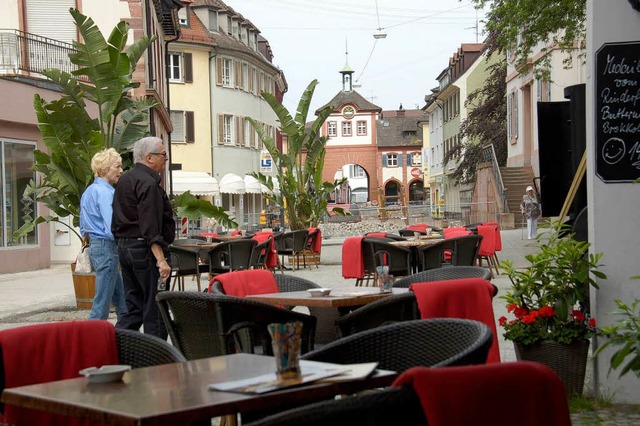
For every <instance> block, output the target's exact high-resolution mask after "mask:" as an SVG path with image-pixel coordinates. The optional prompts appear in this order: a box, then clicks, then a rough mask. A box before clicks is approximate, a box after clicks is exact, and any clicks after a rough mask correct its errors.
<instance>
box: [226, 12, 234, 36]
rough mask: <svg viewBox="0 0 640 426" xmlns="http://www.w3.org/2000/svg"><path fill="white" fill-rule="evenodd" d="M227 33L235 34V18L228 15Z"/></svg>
mask: <svg viewBox="0 0 640 426" xmlns="http://www.w3.org/2000/svg"><path fill="white" fill-rule="evenodd" d="M227 34H229V35H230V36H233V20H232V19H231V16H228V15H227Z"/></svg>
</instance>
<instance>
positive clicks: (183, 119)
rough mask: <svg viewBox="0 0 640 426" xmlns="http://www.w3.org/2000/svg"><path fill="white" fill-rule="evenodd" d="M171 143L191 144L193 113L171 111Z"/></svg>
mask: <svg viewBox="0 0 640 426" xmlns="http://www.w3.org/2000/svg"><path fill="white" fill-rule="evenodd" d="M171 125H172V126H173V132H171V143H193V142H195V138H194V135H193V133H194V124H193V111H171Z"/></svg>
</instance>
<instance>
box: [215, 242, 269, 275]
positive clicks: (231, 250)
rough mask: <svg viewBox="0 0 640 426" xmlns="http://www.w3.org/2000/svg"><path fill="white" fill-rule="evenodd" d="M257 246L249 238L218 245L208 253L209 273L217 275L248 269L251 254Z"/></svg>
mask: <svg viewBox="0 0 640 426" xmlns="http://www.w3.org/2000/svg"><path fill="white" fill-rule="evenodd" d="M257 244H258V242H257V241H255V240H252V239H251V238H246V239H245V238H241V239H238V240H231V241H225V242H223V243H220V244H218V245H217V246H215V247H214V248H212V249H211V250H209V252H208V258H209V273H210V274H211V275H217V274H223V273H225V272H232V271H238V270H242V269H249V268H250V267H251V254H252V253H253V248H254V247H255V246H256V245H257Z"/></svg>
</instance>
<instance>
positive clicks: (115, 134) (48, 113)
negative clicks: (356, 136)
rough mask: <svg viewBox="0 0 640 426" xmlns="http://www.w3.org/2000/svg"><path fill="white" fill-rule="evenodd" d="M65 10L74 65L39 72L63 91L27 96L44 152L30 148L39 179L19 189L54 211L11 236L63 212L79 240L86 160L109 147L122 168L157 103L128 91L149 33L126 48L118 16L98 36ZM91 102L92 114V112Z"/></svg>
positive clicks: (224, 219)
mask: <svg viewBox="0 0 640 426" xmlns="http://www.w3.org/2000/svg"><path fill="white" fill-rule="evenodd" d="M70 13H71V16H72V17H73V19H74V21H75V24H76V27H77V28H78V32H79V33H80V36H81V37H80V39H81V40H82V42H79V41H76V42H74V43H73V47H74V48H75V52H73V53H70V54H69V59H70V61H71V62H72V63H73V64H75V65H76V66H77V70H75V71H73V72H72V73H71V74H70V73H68V72H66V71H62V70H59V69H48V70H45V71H44V72H43V74H44V75H45V76H47V77H48V78H49V79H50V80H51V81H52V82H54V83H55V84H57V85H58V86H59V87H60V90H61V91H62V96H61V98H60V99H56V100H53V101H51V102H48V101H46V100H45V99H43V98H42V97H41V96H39V95H37V94H36V95H35V97H34V102H33V104H34V108H35V111H36V116H37V118H38V128H39V129H40V133H41V134H42V141H43V143H44V144H45V145H46V147H47V148H48V149H49V153H47V152H44V151H40V150H35V151H34V157H35V164H34V166H33V169H34V170H35V171H37V172H40V175H39V181H38V182H30V184H29V185H28V186H27V188H26V190H25V193H24V196H25V197H35V200H36V201H38V202H41V203H44V204H45V205H46V206H47V207H48V208H49V209H50V210H51V211H52V212H54V213H55V216H53V215H49V216H39V217H37V218H36V219H33V220H32V219H31V218H30V217H26V218H25V224H24V225H22V226H21V227H20V229H18V230H17V231H16V232H15V233H14V235H13V237H14V239H19V238H20V237H22V236H24V235H26V234H28V233H30V232H33V231H34V228H35V226H36V225H38V224H40V223H43V222H51V221H56V222H59V220H58V217H66V216H69V215H71V216H72V217H73V226H70V227H69V229H70V230H71V231H72V232H74V233H75V234H76V235H77V236H78V238H81V237H80V235H79V234H78V232H77V231H76V229H75V228H76V227H77V226H78V225H79V220H80V198H81V197H82V194H83V193H84V191H85V190H86V189H87V187H88V186H89V185H91V183H92V182H93V172H92V171H91V158H92V157H93V156H94V155H95V154H96V153H97V152H98V151H100V150H102V149H105V148H115V150H116V151H118V153H120V155H121V156H122V159H123V168H124V169H125V170H126V169H128V168H129V167H130V166H131V163H132V161H131V155H130V152H131V150H132V147H133V144H134V143H135V142H136V141H138V140H139V139H140V138H142V137H144V136H147V135H148V133H149V130H148V122H147V120H148V116H149V111H150V110H151V109H152V108H154V107H155V106H156V104H155V103H154V102H152V101H150V100H148V99H144V98H142V99H133V98H132V97H131V96H130V93H131V91H132V90H133V89H135V88H137V87H139V86H140V83H138V82H135V81H133V72H134V71H135V69H136V64H137V62H138V60H139V59H140V57H141V56H142V54H143V53H144V51H145V50H146V49H147V48H148V47H149V45H150V44H151V43H152V42H153V41H154V39H152V38H150V37H147V36H142V37H140V39H138V40H137V41H136V42H134V43H133V44H131V45H130V46H129V47H127V39H128V34H129V24H128V23H126V22H124V21H121V22H119V23H118V24H117V25H116V26H115V28H114V29H113V31H112V32H111V34H110V36H109V38H108V39H106V40H105V38H104V36H103V35H102V33H101V32H100V30H99V29H98V27H97V26H96V25H95V23H94V21H93V20H92V19H91V18H89V17H87V16H85V15H83V14H82V13H80V12H79V11H78V10H76V9H70ZM88 104H89V105H88ZM93 106H96V107H97V117H94V116H95V115H96V114H94V113H92V112H91V111H94V110H95V108H93ZM194 198H195V197H193V196H190V197H189V196H185V197H183V198H181V199H180V200H178V202H174V205H179V204H180V203H179V202H180V201H182V202H184V203H187V204H188V205H185V207H186V210H187V211H189V212H191V214H190V216H193V215H194V214H196V213H194V209H195V206H196V205H199V204H197V203H196V204H194V201H193V199H194ZM209 204H211V203H209ZM211 207H213V206H211ZM196 210H197V209H196ZM198 211H200V212H202V213H203V215H208V216H209V217H214V218H216V219H217V220H218V222H219V223H222V224H224V225H226V226H232V225H235V222H233V221H229V218H228V216H227V215H226V214H224V212H221V209H217V208H208V207H206V208H204V209H200V210H198ZM60 223H62V224H65V222H60ZM65 225H66V224H65Z"/></svg>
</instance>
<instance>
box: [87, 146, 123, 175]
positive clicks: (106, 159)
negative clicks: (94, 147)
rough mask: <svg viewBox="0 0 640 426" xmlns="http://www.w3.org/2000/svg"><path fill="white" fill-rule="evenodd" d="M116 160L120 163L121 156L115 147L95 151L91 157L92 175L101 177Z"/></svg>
mask: <svg viewBox="0 0 640 426" xmlns="http://www.w3.org/2000/svg"><path fill="white" fill-rule="evenodd" d="M117 162H120V163H122V157H121V156H120V154H118V151H116V150H115V148H107V149H103V150H102V151H99V152H96V153H95V154H94V156H93V158H91V171H92V172H93V175H94V176H96V177H98V176H100V177H102V176H104V175H105V174H106V173H107V170H109V168H110V167H111V166H113V165H114V164H115V163H117Z"/></svg>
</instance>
